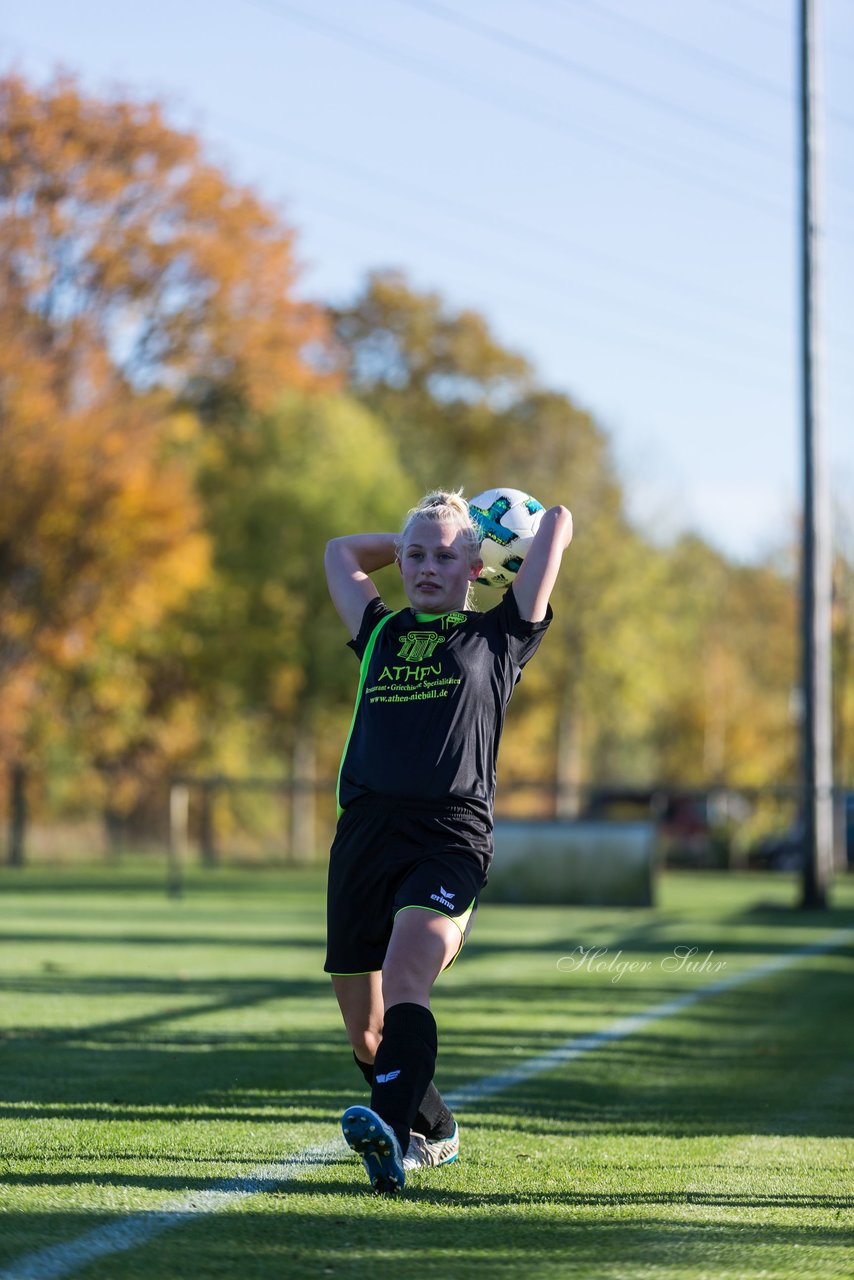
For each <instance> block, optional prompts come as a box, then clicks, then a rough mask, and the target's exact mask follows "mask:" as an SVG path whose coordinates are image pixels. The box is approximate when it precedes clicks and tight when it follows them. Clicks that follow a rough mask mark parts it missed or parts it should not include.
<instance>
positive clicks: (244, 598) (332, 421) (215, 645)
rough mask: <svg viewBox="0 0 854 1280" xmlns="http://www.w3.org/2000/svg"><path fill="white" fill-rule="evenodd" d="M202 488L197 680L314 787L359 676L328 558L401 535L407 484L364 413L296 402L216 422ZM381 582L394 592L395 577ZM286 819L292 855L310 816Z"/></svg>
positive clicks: (345, 406) (336, 401)
mask: <svg viewBox="0 0 854 1280" xmlns="http://www.w3.org/2000/svg"><path fill="white" fill-rule="evenodd" d="M201 491H202V494H203V498H204V502H205V506H206V510H207V527H208V531H209V534H210V536H211V538H212V540H213V543H214V546H215V548H216V550H215V559H214V568H215V576H214V579H213V581H212V583H211V584H210V586H209V587H208V588H206V589H205V591H204V592H202V593H200V596H199V597H198V598H197V600H196V601H195V602H194V609H193V612H192V614H191V615H188V617H187V620H186V624H185V626H186V627H187V628H190V629H193V628H194V629H195V633H196V635H197V637H198V641H199V643H198V645H197V650H198V658H197V663H196V666H197V677H198V679H199V680H200V681H201V683H202V685H203V686H204V688H206V689H207V691H208V695H209V696H210V697H211V698H212V699H213V700H214V701H216V700H217V699H219V700H220V705H222V700H223V699H225V700H227V699H228V698H229V697H230V696H231V695H232V693H233V692H234V691H235V690H236V691H238V693H239V698H240V706H241V709H242V711H243V712H244V713H245V714H247V715H249V716H250V717H251V718H252V721H253V723H254V724H255V725H256V727H257V730H258V733H259V738H260V739H261V742H260V743H259V747H260V748H261V751H262V753H267V755H268V758H270V759H274V760H275V759H280V758H281V757H282V756H284V757H285V758H287V759H289V761H290V775H291V778H292V779H293V780H295V781H299V780H302V781H304V782H307V783H311V782H312V780H313V778H314V776H315V773H316V769H317V763H318V756H319V758H320V759H319V762H320V765H321V766H322V768H323V770H324V771H326V772H329V771H332V770H333V769H334V767H335V765H336V763H337V759H336V752H339V753H340V749H341V746H342V745H343V731H344V728H345V727H346V719H345V718H344V717H345V715H346V713H347V711H348V709H349V707H350V705H351V702H352V697H353V692H354V680H355V661H354V660H352V661H348V660H347V655H346V653H345V652H344V643H345V637H344V635H343V630H342V626H341V622H340V620H339V618H338V616H337V614H336V613H335V612H334V610H333V608H332V605H331V603H330V601H329V597H328V593H327V589H326V582H325V577H324V573H323V549H324V547H325V544H326V542H327V541H328V539H329V538H332V537H335V536H338V535H340V534H343V533H351V532H354V531H360V530H366V529H371V528H373V529H388V528H392V529H393V528H397V527H398V526H399V524H400V522H401V517H402V513H403V511H404V510H405V509H406V508H407V507H408V506H409V505H411V503H412V501H413V500H414V490H413V488H412V484H411V480H410V479H409V476H408V474H407V472H406V471H404V469H403V467H402V466H401V463H400V460H399V457H398V453H397V449H396V447H395V445H394V443H393V441H392V440H391V439H390V437H389V434H388V432H387V431H386V429H385V428H384V426H383V424H382V423H381V422H379V421H378V420H377V419H376V418H375V417H374V416H373V415H371V414H370V413H369V412H368V411H367V410H366V409H364V408H363V407H362V406H360V405H359V404H357V403H356V402H355V401H353V400H351V399H348V398H346V397H342V396H338V397H333V396H312V395H298V394H291V395H288V396H285V397H284V398H283V399H282V400H281V401H280V402H279V404H278V405H277V406H276V408H275V409H273V410H271V411H270V412H268V413H264V414H253V415H245V414H244V415H240V414H238V415H234V416H225V417H224V418H223V419H221V420H220V421H218V422H216V423H213V424H211V426H210V428H209V431H208V436H207V441H206V448H205V463H204V467H203V470H202V477H201ZM386 583H387V586H388V587H389V588H390V590H391V591H392V592H394V590H395V586H396V583H395V577H394V571H391V572H390V573H389V574H388V576H387V578H386ZM262 744H263V745H262ZM257 758H258V757H257V755H256V759H257ZM299 794H303V793H301V792H300V793H299ZM296 799H298V796H296V797H295V800H296ZM292 812H293V813H294V815H295V826H296V830H295V832H294V839H293V845H294V852H295V853H296V854H297V855H298V856H303V855H306V854H308V853H312V852H313V851H314V850H313V848H312V840H311V836H310V833H309V828H308V825H307V823H306V821H305V813H306V806H301V805H300V804H299V803H294V805H293V806H292Z"/></svg>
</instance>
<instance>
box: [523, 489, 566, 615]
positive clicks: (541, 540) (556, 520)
mask: <svg viewBox="0 0 854 1280" xmlns="http://www.w3.org/2000/svg"><path fill="white" fill-rule="evenodd" d="M571 541H572V515H571V514H570V512H569V511H567V509H566V507H550V508H549V510H548V511H547V512H546V513H545V515H544V516H543V518H542V520H541V521H540V527H539V528H538V529H537V532H536V534H535V535H534V541H533V542H532V543H531V546H530V547H529V548H528V552H527V555H526V556H525V559H524V560H523V561H522V565H521V567H520V569H519V572H518V573H517V574H516V577H515V578H514V579H513V586H512V587H511V588H510V590H511V591H512V592H513V594H514V595H515V597H516V604H517V605H518V607H519V613H520V615H521V616H522V617H523V618H524V619H525V620H526V621H527V622H542V620H543V618H544V617H545V616H546V609H547V607H548V603H549V597H550V596H551V593H552V588H553V587H554V584H555V582H556V581H557V575H558V571H559V570H560V564H561V559H562V558H563V553H564V551H565V550H566V548H567V547H568V546H569V544H570V542H571Z"/></svg>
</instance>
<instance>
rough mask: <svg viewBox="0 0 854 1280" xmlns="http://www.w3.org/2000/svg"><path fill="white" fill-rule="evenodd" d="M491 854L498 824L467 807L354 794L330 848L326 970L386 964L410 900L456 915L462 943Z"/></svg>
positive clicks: (370, 968)
mask: <svg viewBox="0 0 854 1280" xmlns="http://www.w3.org/2000/svg"><path fill="white" fill-rule="evenodd" d="M492 853H493V844H492V830H491V827H490V826H489V824H487V823H486V822H484V821H483V819H481V818H479V817H478V816H477V815H476V814H475V813H473V812H472V811H470V810H468V809H466V808H465V807H463V806H460V807H455V806H450V805H448V806H446V805H443V806H441V807H437V808H435V809H433V808H426V807H425V806H424V805H423V804H420V803H418V804H416V803H415V802H413V801H406V800H403V801H401V800H396V799H389V798H386V797H380V796H362V797H361V798H360V799H358V800H355V801H354V802H353V803H352V804H351V805H349V806H348V807H347V809H345V811H344V813H343V814H342V815H341V818H340V819H339V822H338V830H337V831H336V833H335V839H334V840H333V842H332V850H331V853H330V855H329V884H328V892H327V900H326V920H327V950H326V963H325V965H324V969H325V970H326V972H327V973H334V974H355V973H372V972H374V971H375V970H377V969H381V968H382V966H383V961H384V959H385V953H386V949H387V947H388V943H389V939H390V937H391V930H392V926H393V924H394V917H395V916H396V915H397V913H398V911H402V910H404V908H407V907H421V908H422V909H424V910H427V911H435V912H437V913H438V914H439V915H444V916H447V917H448V918H449V919H451V920H453V921H454V922H455V923H456V924H457V925H458V926H459V929H460V946H462V944H463V941H464V940H465V937H466V935H467V934H468V932H469V929H470V928H471V924H472V920H473V918H474V912H475V909H476V907H477V897H478V894H479V893H480V891H481V889H482V888H483V886H484V885H485V884H486V877H487V872H488V870H489V864H490V862H491V861H492Z"/></svg>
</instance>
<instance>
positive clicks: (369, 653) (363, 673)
mask: <svg viewBox="0 0 854 1280" xmlns="http://www.w3.org/2000/svg"><path fill="white" fill-rule="evenodd" d="M400 612H401V611H400V609H396V610H395V611H394V612H393V613H387V614H386V615H385V616H384V617H382V618H380V620H379V622H378V623H377V625H376V626H375V627H374V629H373V631H372V632H371V634H370V636H369V637H368V643H367V644H366V645H365V652H364V653H363V654H362V661H361V662H360V663H359V687H358V688H357V690H356V701H355V702H354V704H353V717H352V719H351V721H350V728H349V729H348V731H347V741H346V742H345V743H344V750H343V751H342V752H341V763H340V764H339V766H338V780H337V782H336V783H335V801H336V804H337V807H338V817H339V818H340V817H341V814H342V813H343V812H344V810H343V809H342V808H341V774H342V772H343V771H344V760H345V759H346V756H347V748H348V747H349V745H350V739H351V738H352V736H353V729H354V728H355V725H356V715H357V713H358V711H359V702H360V700H361V697H362V690H363V689H364V687H365V681H366V680H367V678H368V664H369V663H370V661H371V658H372V657H373V654H374V646H375V644H376V642H377V636H378V635H379V633H380V632H381V631H382V629H383V627H384V626H385V624H386V623H387V622H388V621H390V619H391V618H396V617H397V615H398V613H400Z"/></svg>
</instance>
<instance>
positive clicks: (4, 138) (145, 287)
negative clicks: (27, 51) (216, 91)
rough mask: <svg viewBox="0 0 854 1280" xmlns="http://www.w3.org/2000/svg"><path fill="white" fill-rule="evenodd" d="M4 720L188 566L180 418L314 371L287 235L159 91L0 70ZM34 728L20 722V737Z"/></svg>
mask: <svg viewBox="0 0 854 1280" xmlns="http://www.w3.org/2000/svg"><path fill="white" fill-rule="evenodd" d="M0 121H2V129H0V291H2V295H1V296H0V302H1V303H2V305H0V486H2V491H3V494H4V501H3V503H2V506H0V691H2V697H0V706H2V708H3V710H2V712H1V713H0V735H2V739H3V745H4V750H5V752H6V754H7V757H11V758H13V759H16V758H17V757H18V756H19V755H20V754H21V752H22V751H23V749H24V747H25V745H26V742H27V738H28V725H30V726H31V725H32V723H33V721H32V718H31V711H32V707H33V705H34V701H35V700H36V699H37V698H38V696H39V690H40V688H43V687H45V685H46V684H47V683H49V682H47V681H45V680H43V679H40V676H39V671H40V670H42V671H44V665H43V664H45V663H47V664H48V665H49V666H51V667H55V666H57V665H59V666H60V667H61V666H62V665H63V664H65V665H66V666H67V665H69V664H71V665H73V662H74V660H75V659H76V658H82V657H84V656H89V655H91V651H92V646H93V645H94V644H96V642H97V639H98V637H99V636H103V634H104V632H105V628H106V629H107V630H109V629H110V628H111V627H113V626H114V625H118V626H119V627H120V628H124V629H125V630H127V629H132V627H133V625H134V621H135V620H140V621H141V622H142V623H144V624H145V625H152V624H153V623H154V622H156V621H157V619H158V618H160V617H162V616H163V615H164V613H165V612H166V611H167V610H168V609H169V608H171V607H172V606H174V605H175V604H176V603H177V601H178V600H179V599H181V598H182V596H183V595H184V594H185V593H186V592H187V591H188V590H189V589H190V588H192V587H193V586H195V585H197V584H198V583H199V581H200V580H201V578H202V577H203V575H204V573H205V563H206V554H207V552H206V541H205V538H204V537H203V536H202V534H201V531H200V518H199V508H198V504H197V501H196V498H195V495H194V467H195V459H194V458H193V457H192V456H191V450H190V451H188V449H187V448H186V440H185V439H183V438H182V432H183V433H184V435H186V431H185V425H186V415H184V417H183V418H182V417H181V415H176V414H175V412H174V410H175V406H176V405H179V404H183V405H184V406H185V407H186V406H191V407H192V406H193V405H198V404H202V403H204V404H209V403H210V402H211V401H212V400H214V399H216V398H217V397H223V396H227V397H229V398H230V399H231V400H235V399H236V400H239V401H240V403H242V404H244V405H246V406H248V407H250V408H252V407H254V408H257V409H260V408H261V407H263V406H264V405H267V404H269V403H271V402H272V400H273V399H274V397H275V396H276V395H277V394H278V393H279V392H280V391H281V388H282V387H283V386H284V385H290V386H295V387H302V388H308V387H312V386H316V385H318V383H319V382H322V380H323V376H324V375H323V372H322V365H323V350H324V348H325V345H326V326H325V321H324V318H323V316H322V315H321V313H320V312H319V311H318V310H317V309H316V308H314V307H311V306H309V305H308V304H306V303H302V302H299V301H298V300H297V299H296V298H295V296H294V286H295V282H296V267H295V261H294V252H293V235H292V232H291V231H290V229H289V228H288V227H287V226H286V225H285V224H284V223H283V222H282V221H281V219H280V217H279V216H278V215H277V214H275V212H273V211H272V210H270V209H268V208H267V207H265V206H264V205H263V204H261V202H260V201H259V200H258V199H257V198H256V197H255V196H254V195H253V194H252V193H251V192H250V191H248V190H246V189H244V188H242V187H239V186H237V185H236V184H234V183H233V182H232V181H230V180H229V178H228V176H227V175H226V174H225V173H223V172H222V171H221V170H219V169H217V168H216V167H214V166H213V165H211V164H210V163H209V162H207V161H206V159H205V157H204V155H203V152H202V148H201V145H200V143H199V141H198V139H196V138H195V137H194V136H193V135H191V134H188V133H182V132H179V131H177V130H175V129H173V128H171V127H169V126H168V124H167V123H166V121H165V119H164V115H163V112H162V109H161V108H160V107H159V106H158V105H157V104H156V103H138V102H134V101H131V100H128V99H121V98H114V99H98V98H92V97H87V96H85V95H84V94H83V93H82V92H81V91H80V89H79V88H78V86H77V85H76V83H75V82H74V81H73V79H71V78H70V77H67V76H58V77H57V78H56V79H55V80H54V81H53V82H52V83H51V84H49V85H48V86H46V87H45V88H36V87H33V86H31V85H29V84H28V83H27V82H26V81H25V80H24V79H23V78H22V77H20V76H18V75H7V76H4V77H3V78H2V79H0ZM30 737H31V733H30Z"/></svg>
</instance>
